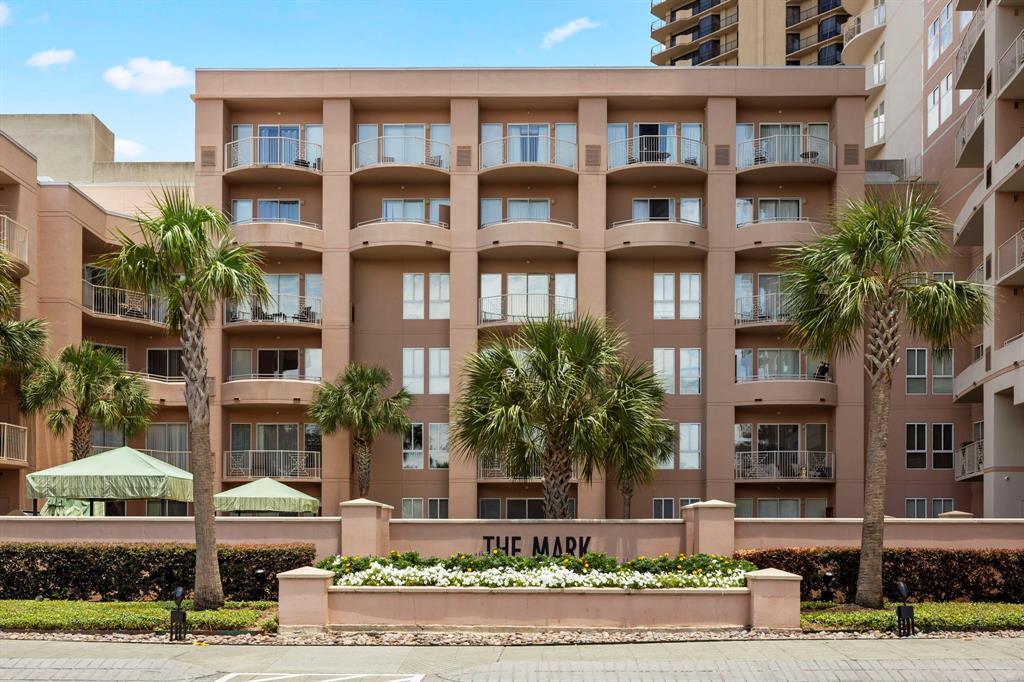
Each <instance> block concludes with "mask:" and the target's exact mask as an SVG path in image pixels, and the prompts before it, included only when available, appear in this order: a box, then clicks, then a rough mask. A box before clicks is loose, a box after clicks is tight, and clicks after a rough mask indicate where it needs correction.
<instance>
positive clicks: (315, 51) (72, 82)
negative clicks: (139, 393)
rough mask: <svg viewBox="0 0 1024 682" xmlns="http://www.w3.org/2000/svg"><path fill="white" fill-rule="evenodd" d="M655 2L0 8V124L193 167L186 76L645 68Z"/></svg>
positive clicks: (365, 1) (436, 0)
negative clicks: (91, 135) (93, 124)
mask: <svg viewBox="0 0 1024 682" xmlns="http://www.w3.org/2000/svg"><path fill="white" fill-rule="evenodd" d="M649 8H650V2H649V0H505V1H503V2H498V1H496V0H419V1H399V0H333V1H331V0H282V1H277V2H271V1H269V0H264V1H262V2H261V1H258V0H257V1H253V0H249V1H246V2H243V1H241V0H231V1H217V0H188V1H184V0H179V1H178V2H158V1H150V2H146V1H144V0H121V1H118V2H97V1H88V2H87V1H85V0H65V1H63V2H48V1H46V0H36V1H34V2H27V1H25V0H0V112H2V113H95V114H96V115H97V116H99V117H100V119H102V120H103V121H104V122H105V123H106V124H107V125H108V126H109V127H110V128H111V129H112V130H113V131H114V133H115V135H116V136H117V137H118V138H119V140H120V141H121V144H120V146H119V149H118V158H119V159H120V160H140V161H141V160H153V161H159V160H191V158H192V155H193V147H192V129H193V111H192V102H191V100H190V99H189V95H190V94H191V92H192V85H193V69H195V68H196V67H200V68H217V67H239V68H255V67H370V66H388V67H402V66H608V65H612V66H624V65H637V66H641V65H649V63H650V62H649V61H648V54H649V51H650V46H651V45H652V42H651V40H650V22H651V20H652V19H653V17H652V16H651V15H650V14H649Z"/></svg>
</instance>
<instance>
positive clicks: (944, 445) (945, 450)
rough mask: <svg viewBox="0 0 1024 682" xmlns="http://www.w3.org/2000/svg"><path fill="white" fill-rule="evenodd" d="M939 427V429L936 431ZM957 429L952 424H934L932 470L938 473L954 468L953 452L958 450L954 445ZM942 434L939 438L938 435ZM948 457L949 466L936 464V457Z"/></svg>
mask: <svg viewBox="0 0 1024 682" xmlns="http://www.w3.org/2000/svg"><path fill="white" fill-rule="evenodd" d="M936 427H938V429H936ZM955 432H956V428H955V427H954V426H953V423H952V422H933V423H932V460H931V468H932V469H936V470H938V471H942V470H943V469H947V470H948V469H952V468H953V451H954V450H955V449H956V446H955V445H954V442H955V441H954V436H955V435H956V434H955ZM939 434H941V436H940V437H939V438H936V436H937V435H939ZM937 454H938V455H946V456H947V457H948V458H949V466H941V467H940V466H938V465H937V464H936V463H935V456H936V455H937Z"/></svg>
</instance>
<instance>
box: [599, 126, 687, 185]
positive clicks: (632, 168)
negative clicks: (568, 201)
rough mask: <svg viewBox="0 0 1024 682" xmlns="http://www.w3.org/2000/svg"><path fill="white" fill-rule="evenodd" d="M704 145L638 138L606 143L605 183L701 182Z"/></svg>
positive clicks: (671, 137)
mask: <svg viewBox="0 0 1024 682" xmlns="http://www.w3.org/2000/svg"><path fill="white" fill-rule="evenodd" d="M706 174H707V145H705V144H704V143H703V142H701V141H700V140H691V139H689V138H685V137H680V136H679V135H639V136H637V137H630V138H627V139H625V140H615V141H613V142H609V143H608V181H609V182H614V181H623V182H657V181H659V180H660V181H676V182H685V181H687V180H690V181H693V180H703V178H704V177H705V176H706Z"/></svg>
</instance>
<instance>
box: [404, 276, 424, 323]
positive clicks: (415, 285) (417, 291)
mask: <svg viewBox="0 0 1024 682" xmlns="http://www.w3.org/2000/svg"><path fill="white" fill-rule="evenodd" d="M424 285H425V282H424V276H423V273H422V272H403V273H402V319H403V320H422V319H423V317H424V314H423V310H424V308H423V293H424V292H423V288H424Z"/></svg>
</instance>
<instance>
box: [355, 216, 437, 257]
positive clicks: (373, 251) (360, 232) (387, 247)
mask: <svg viewBox="0 0 1024 682" xmlns="http://www.w3.org/2000/svg"><path fill="white" fill-rule="evenodd" d="M349 249H351V251H352V252H353V255H355V256H357V257H361V258H362V257H380V258H402V257H405V256H415V255H423V249H438V250H440V251H449V250H450V249H451V230H449V229H448V223H442V222H436V223H432V222H430V221H428V220H413V219H403V220H392V219H390V218H374V219H373V220H364V221H362V222H360V223H357V224H356V226H355V227H354V228H353V229H352V230H351V231H349Z"/></svg>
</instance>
